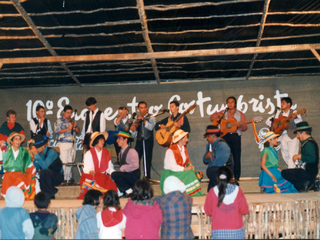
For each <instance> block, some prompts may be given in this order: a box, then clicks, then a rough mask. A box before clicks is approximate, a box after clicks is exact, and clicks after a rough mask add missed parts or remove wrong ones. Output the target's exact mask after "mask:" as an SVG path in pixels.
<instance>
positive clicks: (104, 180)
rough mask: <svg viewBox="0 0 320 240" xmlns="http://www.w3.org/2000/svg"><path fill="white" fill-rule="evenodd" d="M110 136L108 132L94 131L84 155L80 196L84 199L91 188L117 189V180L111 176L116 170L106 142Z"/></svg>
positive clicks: (101, 190) (100, 189)
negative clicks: (105, 144) (106, 147)
mask: <svg viewBox="0 0 320 240" xmlns="http://www.w3.org/2000/svg"><path fill="white" fill-rule="evenodd" d="M107 138H108V133H107V132H102V133H99V132H94V133H93V134H92V135H91V140H90V143H89V146H90V150H89V151H87V152H86V153H85V155H84V157H83V164H84V165H83V173H82V174H81V179H80V188H81V192H80V196H79V197H78V199H83V197H84V195H85V194H86V192H87V191H88V190H90V189H94V190H99V191H100V192H102V193H105V192H107V191H108V190H110V189H112V190H115V191H117V186H116V184H115V182H114V181H113V180H112V179H111V178H110V175H111V173H112V172H114V168H113V164H112V162H111V156H110V153H109V152H108V150H107V149H105V148H104V147H103V146H104V143H105V141H106V140H107Z"/></svg>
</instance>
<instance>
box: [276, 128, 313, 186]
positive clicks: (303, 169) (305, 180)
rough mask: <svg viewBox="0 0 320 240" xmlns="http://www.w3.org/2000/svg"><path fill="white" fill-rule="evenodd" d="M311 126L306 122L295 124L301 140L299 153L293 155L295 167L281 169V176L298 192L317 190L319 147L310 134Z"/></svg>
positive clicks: (296, 132)
mask: <svg viewBox="0 0 320 240" xmlns="http://www.w3.org/2000/svg"><path fill="white" fill-rule="evenodd" d="M311 131H312V127H310V126H309V124H308V122H300V123H298V124H296V130H295V131H294V133H295V134H297V138H298V139H299V141H300V142H301V151H300V152H301V153H300V154H295V155H294V156H293V158H292V159H293V161H294V163H295V165H296V168H295V169H285V170H282V172H281V175H282V177H283V178H285V179H287V180H288V181H289V182H291V183H292V184H293V185H294V187H295V188H296V189H297V190H298V191H299V192H308V191H309V190H315V191H319V186H318V185H316V183H315V179H316V177H317V174H318V164H319V147H318V144H317V142H316V141H315V140H314V139H313V137H312V136H311Z"/></svg>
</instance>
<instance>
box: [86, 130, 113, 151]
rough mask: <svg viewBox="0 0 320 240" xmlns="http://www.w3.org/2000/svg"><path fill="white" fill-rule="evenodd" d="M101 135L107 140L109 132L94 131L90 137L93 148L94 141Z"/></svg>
mask: <svg viewBox="0 0 320 240" xmlns="http://www.w3.org/2000/svg"><path fill="white" fill-rule="evenodd" d="M100 135H103V136H104V140H105V141H107V139H108V137H109V134H108V132H94V133H92V134H91V138H90V144H89V146H90V148H93V146H92V143H93V141H94V140H95V139H96V138H97V137H98V136H100Z"/></svg>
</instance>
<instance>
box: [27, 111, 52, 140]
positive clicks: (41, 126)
mask: <svg viewBox="0 0 320 240" xmlns="http://www.w3.org/2000/svg"><path fill="white" fill-rule="evenodd" d="M36 114H37V117H35V118H33V119H31V120H30V122H29V125H30V134H31V138H34V137H35V136H36V135H38V134H41V135H42V136H47V137H48V138H52V136H53V130H52V126H51V123H50V120H49V119H46V118H45V117H44V115H45V110H44V107H43V106H41V105H39V106H37V108H36Z"/></svg>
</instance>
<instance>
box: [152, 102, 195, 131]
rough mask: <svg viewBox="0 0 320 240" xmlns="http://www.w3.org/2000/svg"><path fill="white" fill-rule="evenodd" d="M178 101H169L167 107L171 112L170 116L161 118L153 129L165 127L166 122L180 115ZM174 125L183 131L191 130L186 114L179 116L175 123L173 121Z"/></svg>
mask: <svg viewBox="0 0 320 240" xmlns="http://www.w3.org/2000/svg"><path fill="white" fill-rule="evenodd" d="M179 105H180V104H179V102H178V101H172V102H170V105H169V108H170V112H171V116H169V117H166V118H164V119H162V120H161V121H159V122H157V123H156V126H155V130H156V131H158V130H159V129H160V128H161V129H165V128H166V125H167V123H168V122H170V121H172V122H174V121H175V120H177V118H178V117H180V115H181V113H179ZM174 126H175V127H177V128H179V129H181V130H183V131H185V132H189V133H190V132H191V128H190V125H189V121H188V118H187V117H186V116H183V117H182V118H180V120H179V121H178V122H176V123H174Z"/></svg>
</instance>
